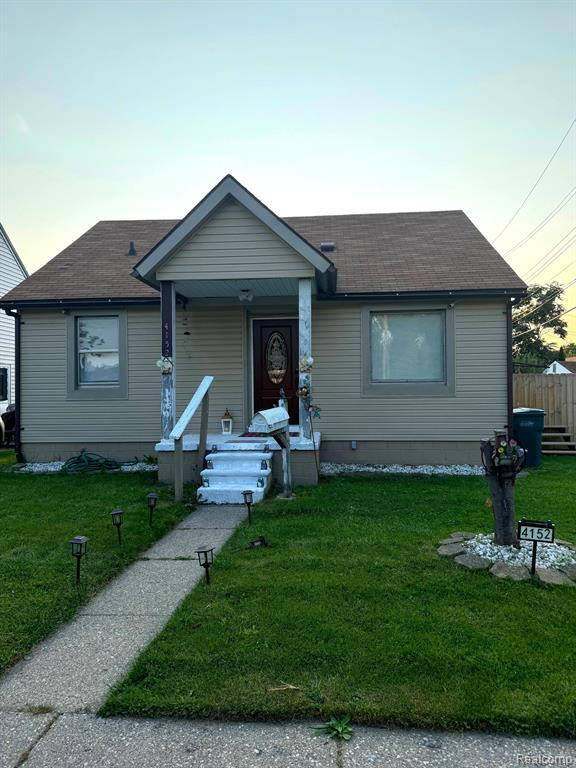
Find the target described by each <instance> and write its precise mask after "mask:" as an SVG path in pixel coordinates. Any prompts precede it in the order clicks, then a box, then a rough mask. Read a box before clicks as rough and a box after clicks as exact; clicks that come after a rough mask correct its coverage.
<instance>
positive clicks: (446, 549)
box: [436, 542, 466, 557]
mask: <svg viewBox="0 0 576 768" xmlns="http://www.w3.org/2000/svg"><path fill="white" fill-rule="evenodd" d="M436 552H437V553H438V554H439V555H440V557H456V555H464V554H466V549H465V548H464V546H463V545H462V544H460V543H459V542H455V543H453V544H443V545H442V546H441V547H438V549H437V550H436Z"/></svg>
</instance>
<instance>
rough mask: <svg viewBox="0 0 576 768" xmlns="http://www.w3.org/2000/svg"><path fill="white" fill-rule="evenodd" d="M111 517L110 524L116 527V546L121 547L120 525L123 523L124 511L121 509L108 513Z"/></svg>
mask: <svg viewBox="0 0 576 768" xmlns="http://www.w3.org/2000/svg"><path fill="white" fill-rule="evenodd" d="M110 515H111V517H112V524H113V525H115V526H116V530H117V531H118V544H119V545H120V546H122V530H121V529H122V524H123V522H124V511H123V510H122V509H113V510H112V512H110Z"/></svg>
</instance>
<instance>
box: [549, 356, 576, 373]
mask: <svg viewBox="0 0 576 768" xmlns="http://www.w3.org/2000/svg"><path fill="white" fill-rule="evenodd" d="M542 373H576V357H569V358H567V359H566V360H555V361H554V362H553V363H551V364H550V365H549V366H548V368H546V369H545V370H544V371H542Z"/></svg>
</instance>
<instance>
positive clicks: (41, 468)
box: [18, 461, 158, 475]
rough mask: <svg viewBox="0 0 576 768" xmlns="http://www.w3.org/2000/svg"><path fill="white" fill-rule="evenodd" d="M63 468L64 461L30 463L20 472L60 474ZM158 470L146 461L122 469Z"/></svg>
mask: <svg viewBox="0 0 576 768" xmlns="http://www.w3.org/2000/svg"><path fill="white" fill-rule="evenodd" d="M63 466H64V462H63V461H45V462H30V463H29V464H25V465H24V466H23V467H21V468H20V469H19V470H18V472H24V473H27V474H34V475H36V474H53V473H54V472H60V470H61V469H62V467H63ZM157 469H158V465H157V464H147V463H146V462H144V461H139V462H137V463H136V464H123V465H122V466H121V467H120V471H121V472H156V470H157Z"/></svg>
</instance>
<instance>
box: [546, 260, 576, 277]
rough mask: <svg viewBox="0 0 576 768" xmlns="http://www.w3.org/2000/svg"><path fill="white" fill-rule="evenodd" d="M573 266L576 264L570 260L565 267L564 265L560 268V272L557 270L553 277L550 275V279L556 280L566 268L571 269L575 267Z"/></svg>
mask: <svg viewBox="0 0 576 768" xmlns="http://www.w3.org/2000/svg"><path fill="white" fill-rule="evenodd" d="M573 266H574V264H573V263H572V262H570V264H566V266H565V267H562V269H561V270H560V272H556V274H555V275H554V276H553V277H549V278H548V279H549V280H550V281H552V280H555V279H556V278H557V277H558V275H561V274H562V272H566V270H567V269H569V268H570V267H573Z"/></svg>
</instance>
